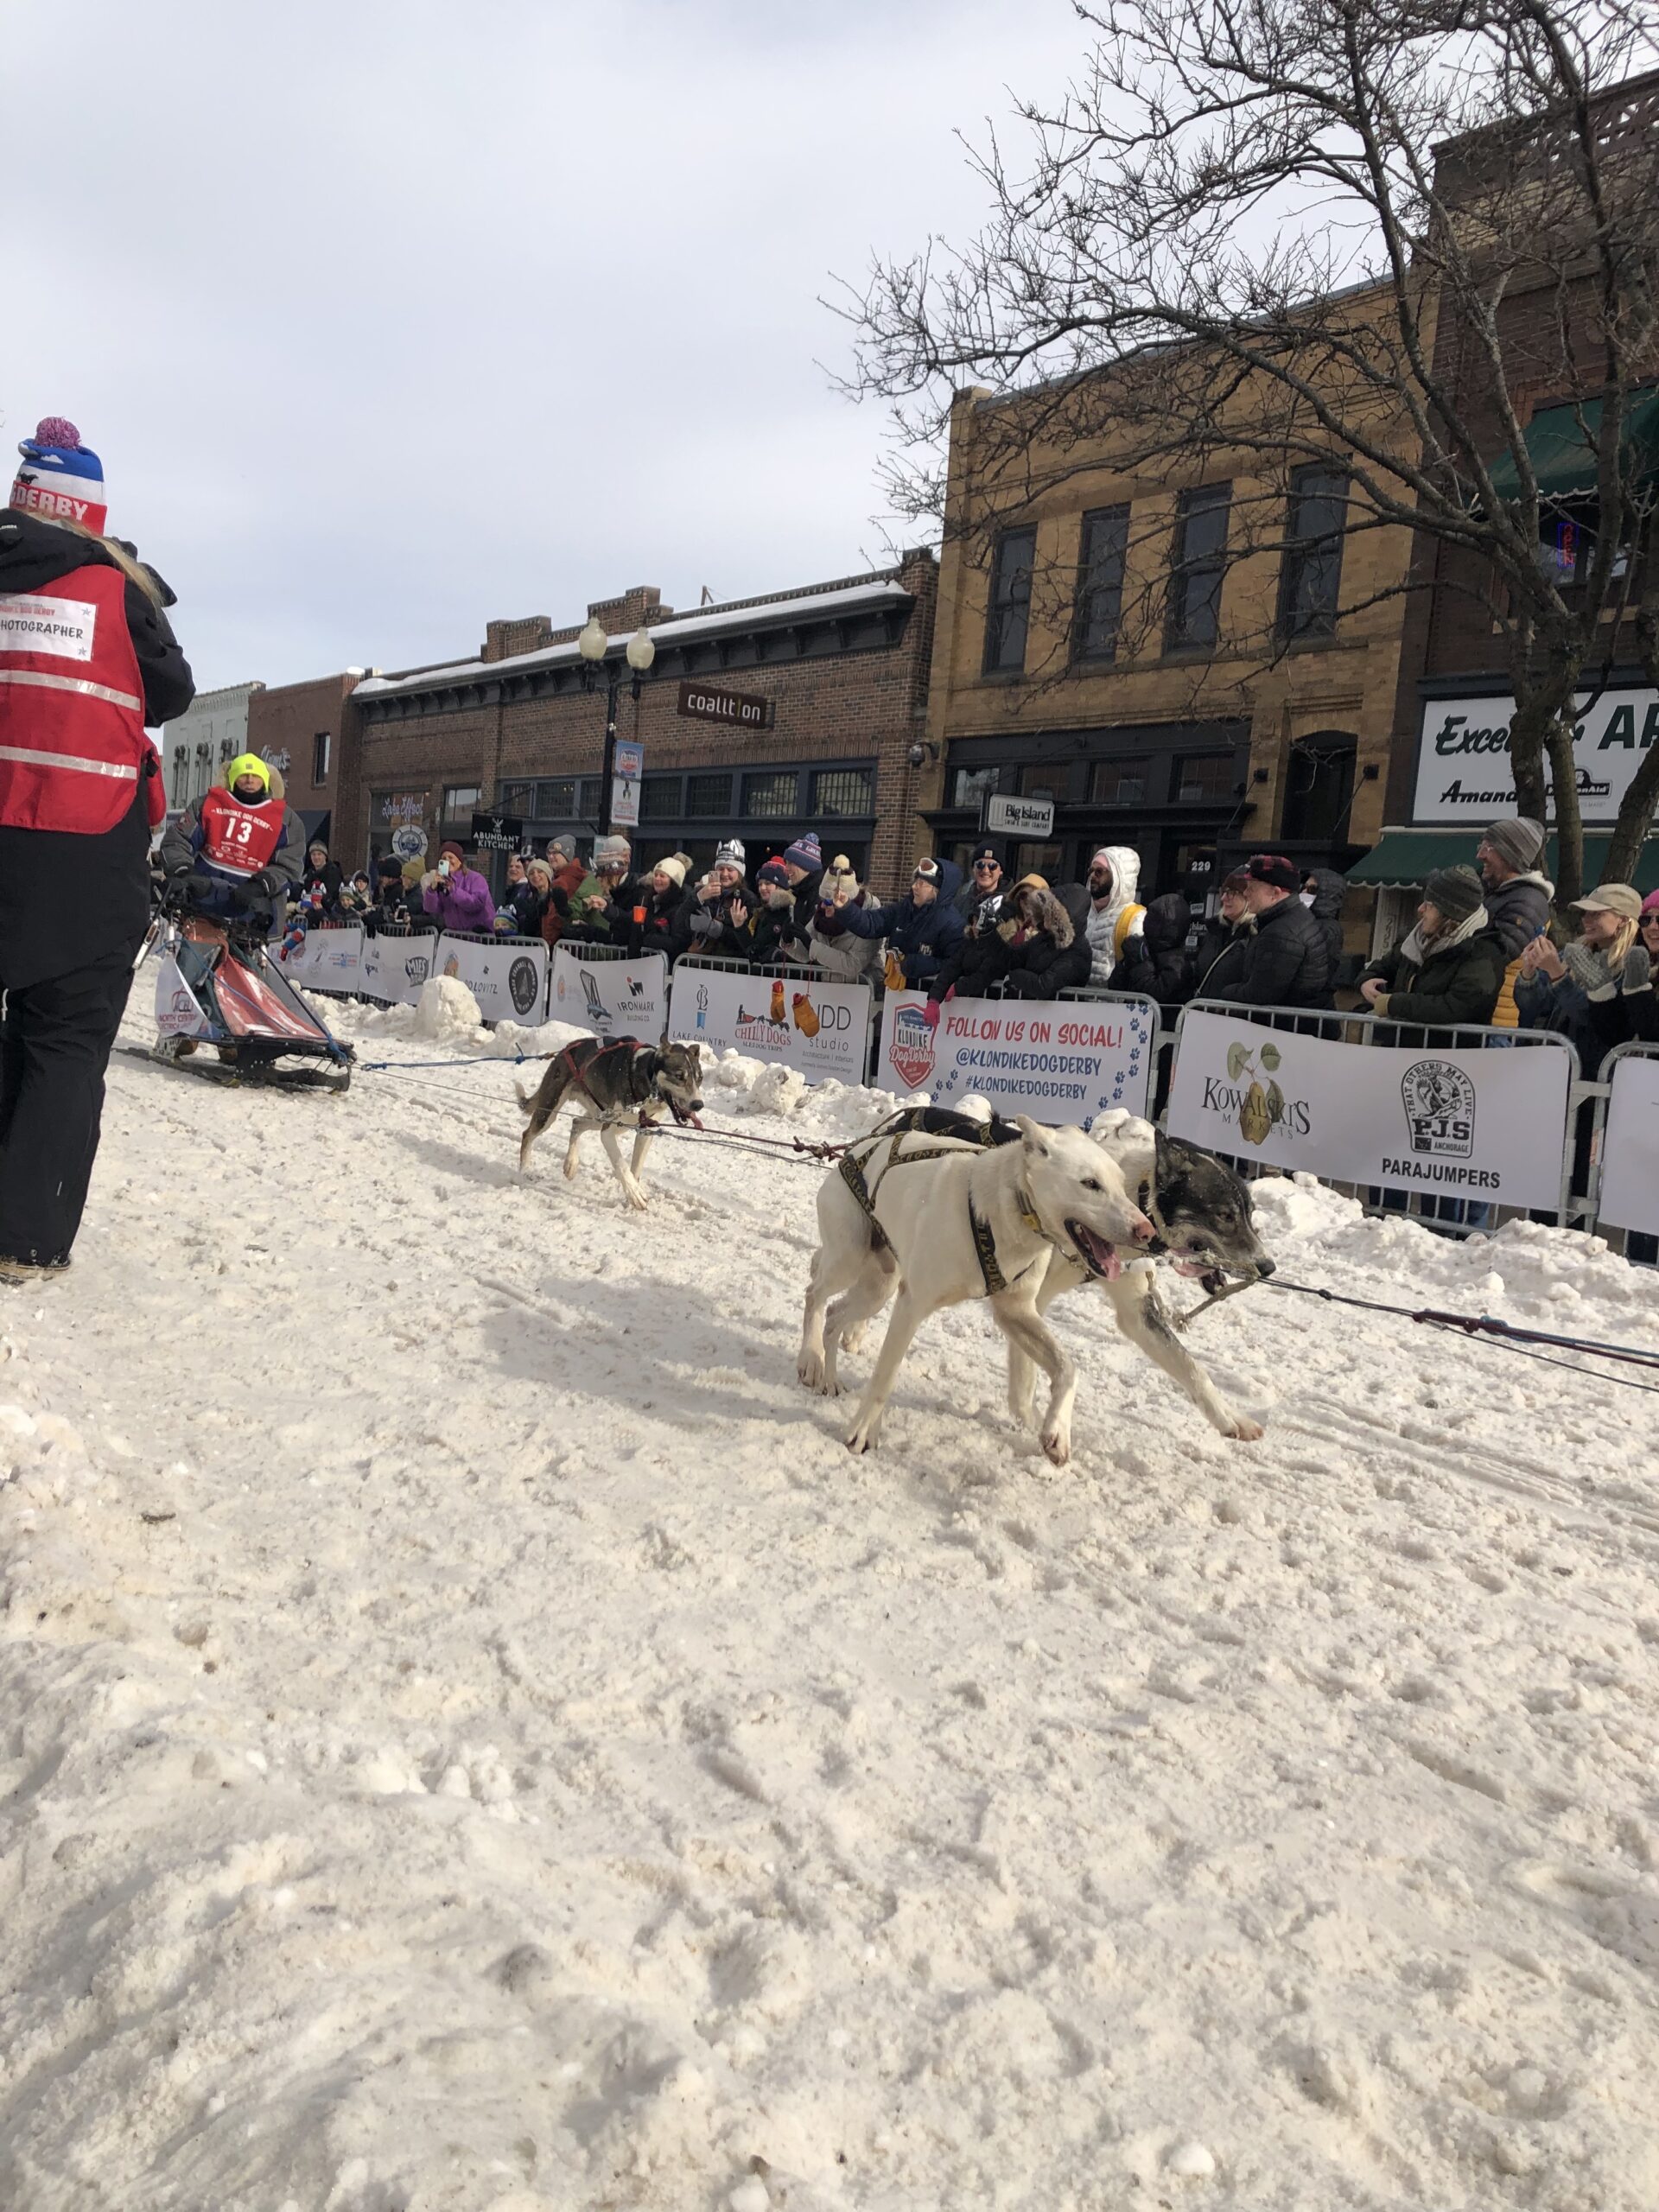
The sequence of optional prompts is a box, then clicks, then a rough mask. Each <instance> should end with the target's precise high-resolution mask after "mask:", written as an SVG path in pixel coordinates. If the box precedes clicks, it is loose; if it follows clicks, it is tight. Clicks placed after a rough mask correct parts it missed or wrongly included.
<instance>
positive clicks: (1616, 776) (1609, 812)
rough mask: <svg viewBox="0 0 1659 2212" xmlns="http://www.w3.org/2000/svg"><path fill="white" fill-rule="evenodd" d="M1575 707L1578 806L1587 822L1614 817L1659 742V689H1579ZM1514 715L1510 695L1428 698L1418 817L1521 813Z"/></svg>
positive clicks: (1463, 818) (1474, 820)
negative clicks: (1515, 768)
mask: <svg viewBox="0 0 1659 2212" xmlns="http://www.w3.org/2000/svg"><path fill="white" fill-rule="evenodd" d="M1576 712H1577V715H1578V720H1577V721H1576V723H1575V724H1574V726H1573V762H1574V765H1575V766H1576V769H1577V772H1578V785H1579V811H1580V816H1581V817H1583V819H1584V820H1585V821H1586V822H1587V823H1596V822H1600V823H1608V822H1612V821H1614V820H1616V819H1617V817H1618V809H1619V802H1620V801H1621V800H1622V799H1623V798H1624V794H1625V792H1626V791H1628V790H1629V789H1630V779H1631V778H1632V777H1633V776H1634V775H1635V773H1636V772H1637V768H1638V767H1640V766H1641V764H1642V762H1643V760H1645V759H1646V757H1647V755H1648V753H1649V751H1650V750H1651V749H1652V747H1654V746H1655V745H1656V744H1659V691H1651V690H1645V691H1630V690H1623V691H1611V690H1609V691H1604V692H1602V694H1601V695H1600V696H1599V697H1596V696H1594V695H1593V694H1592V693H1591V692H1588V691H1585V692H1580V695H1579V699H1578V702H1577V708H1576ZM1514 715H1515V701H1514V700H1513V699H1511V698H1507V697H1500V698H1475V699H1427V700H1425V701H1424V702H1423V726H1422V736H1421V740H1420V741H1419V744H1418V748H1417V793H1416V798H1415V802H1414V805H1413V809H1412V819H1413V821H1414V822H1453V823H1470V824H1471V825H1472V826H1474V827H1477V828H1478V827H1479V826H1480V825H1481V824H1482V823H1486V822H1490V821H1491V820H1493V819H1494V818H1495V817H1499V816H1502V815H1505V814H1513V813H1514V812H1515V804H1516V802H1515V774H1514V771H1513V770H1512V768H1511V767H1510V722H1511V721H1512V720H1513V719H1514Z"/></svg>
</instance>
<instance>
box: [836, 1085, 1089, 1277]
mask: <svg viewBox="0 0 1659 2212" xmlns="http://www.w3.org/2000/svg"><path fill="white" fill-rule="evenodd" d="M926 1110H927V1109H925V1108H922V1107H912V1109H910V1111H911V1112H912V1113H922V1112H925V1111H926ZM982 1126H983V1127H984V1128H985V1130H986V1135H984V1136H982V1137H964V1138H963V1139H962V1140H961V1141H959V1142H957V1143H956V1144H929V1145H924V1146H923V1147H921V1149H920V1150H919V1151H918V1152H899V1151H897V1150H890V1151H889V1152H888V1154H887V1165H886V1166H885V1167H883V1168H882V1169H881V1171H880V1173H879V1174H878V1175H877V1177H876V1179H875V1184H874V1189H873V1188H872V1187H871V1185H870V1184H869V1181H868V1179H867V1178H866V1175H865V1173H864V1169H865V1166H866V1164H867V1163H868V1160H869V1158H870V1155H871V1154H872V1153H873V1152H874V1149H875V1147H876V1146H877V1145H878V1144H882V1143H885V1142H886V1141H887V1138H888V1136H889V1135H891V1137H892V1140H893V1144H894V1146H896V1145H897V1144H898V1143H899V1141H900V1139H902V1138H903V1136H904V1135H905V1134H906V1131H905V1130H904V1129H903V1128H900V1129H899V1130H898V1131H896V1132H893V1131H890V1130H887V1129H885V1128H884V1129H878V1130H877V1131H876V1132H875V1133H874V1135H873V1136H870V1137H868V1138H867V1139H866V1140H865V1141H864V1147H863V1149H862V1151H861V1152H860V1151H858V1150H857V1149H855V1148H853V1147H849V1149H848V1150H847V1151H846V1152H844V1153H843V1154H842V1156H841V1179H842V1182H843V1183H845V1184H846V1185H847V1187H848V1189H849V1191H850V1192H852V1194H853V1196H854V1197H855V1198H856V1199H857V1200H858V1203H859V1205H860V1206H861V1208H862V1210H863V1212H864V1216H865V1218H866V1219H867V1220H868V1223H869V1224H870V1241H871V1243H873V1244H874V1247H875V1248H876V1249H877V1250H878V1251H884V1250H888V1249H891V1246H890V1244H889V1241H888V1237H887V1231H886V1230H884V1229H883V1228H882V1226H881V1224H880V1222H879V1221H878V1220H877V1219H876V1216H875V1201H876V1197H877V1194H878V1192H880V1188H881V1185H882V1184H883V1182H884V1181H885V1180H886V1179H887V1176H888V1175H890V1174H891V1173H892V1172H893V1169H894V1168H895V1167H909V1166H913V1165H914V1164H915V1162H916V1161H918V1160H950V1159H952V1158H954V1157H957V1156H959V1155H960V1154H961V1151H962V1147H963V1143H966V1144H969V1145H974V1146H976V1147H977V1148H978V1149H979V1150H981V1151H988V1150H989V1149H990V1148H991V1147H992V1145H993V1144H994V1142H995V1140H994V1139H993V1137H992V1136H991V1135H990V1134H989V1129H990V1125H989V1124H988V1123H985V1124H982ZM1014 1198H1015V1203H1016V1204H1017V1205H1018V1206H1019V1208H1020V1220H1021V1221H1022V1222H1024V1223H1025V1224H1026V1226H1027V1229H1030V1230H1033V1231H1034V1232H1035V1233H1036V1235H1038V1236H1040V1237H1041V1238H1042V1239H1043V1241H1044V1243H1047V1244H1054V1249H1056V1251H1058V1250H1059V1249H1061V1248H1060V1247H1059V1246H1058V1244H1055V1241H1054V1239H1053V1238H1052V1236H1050V1235H1049V1233H1048V1231H1047V1230H1046V1229H1045V1228H1044V1227H1043V1224H1042V1223H1041V1222H1040V1221H1039V1219H1038V1217H1037V1215H1036V1213H1035V1212H1034V1211H1033V1207H1032V1203H1031V1200H1030V1199H1029V1198H1027V1195H1026V1193H1025V1192H1023V1191H1017V1192H1015V1193H1014ZM968 1226H969V1231H970V1232H971V1234H972V1236H973V1240H974V1257H975V1258H976V1260H977V1261H978V1262H979V1272H980V1277H981V1279H982V1281H983V1283H984V1285H985V1295H986V1297H987V1298H995V1297H997V1296H998V1295H999V1294H1001V1292H1003V1291H1005V1290H1007V1289H1008V1288H1009V1287H1010V1286H1009V1281H1008V1278H1007V1275H1005V1274H1003V1272H1002V1269H1001V1264H1000V1263H999V1262H998V1260H997V1256H996V1238H995V1235H994V1234H993V1232H992V1229H991V1224H990V1223H989V1222H988V1221H987V1220H986V1218H985V1217H984V1215H983V1214H982V1213H981V1212H980V1211H979V1210H978V1208H977V1207H976V1205H975V1204H974V1202H973V1200H972V1198H969V1201H968ZM1035 1265H1036V1262H1035V1261H1032V1262H1029V1263H1028V1265H1027V1267H1024V1268H1020V1271H1019V1274H1016V1275H1015V1276H1014V1281H1015V1282H1018V1281H1019V1280H1020V1275H1023V1274H1027V1273H1029V1271H1030V1268H1032V1267H1034V1266H1035Z"/></svg>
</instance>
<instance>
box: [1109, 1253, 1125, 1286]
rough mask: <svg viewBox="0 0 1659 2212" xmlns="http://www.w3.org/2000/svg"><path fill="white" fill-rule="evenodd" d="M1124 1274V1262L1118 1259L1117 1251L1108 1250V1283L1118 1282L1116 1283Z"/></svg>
mask: <svg viewBox="0 0 1659 2212" xmlns="http://www.w3.org/2000/svg"><path fill="white" fill-rule="evenodd" d="M1122 1272H1123V1262H1122V1260H1120V1259H1119V1258H1118V1256H1117V1254H1116V1251H1115V1250H1112V1249H1108V1251H1107V1254H1106V1269H1105V1273H1106V1280H1107V1281H1108V1282H1116V1281H1117V1279H1118V1277H1119V1276H1120V1275H1121V1274H1122Z"/></svg>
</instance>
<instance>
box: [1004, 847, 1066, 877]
mask: <svg viewBox="0 0 1659 2212" xmlns="http://www.w3.org/2000/svg"><path fill="white" fill-rule="evenodd" d="M1011 874H1012V875H1013V878H1014V881H1015V882H1018V881H1019V880H1020V877H1021V876H1022V875H1040V876H1041V877H1042V878H1043V879H1044V880H1045V881H1046V882H1048V883H1056V882H1058V880H1059V876H1060V848H1059V847H1058V845H1016V846H1015V847H1014V867H1013V869H1012V871H1011Z"/></svg>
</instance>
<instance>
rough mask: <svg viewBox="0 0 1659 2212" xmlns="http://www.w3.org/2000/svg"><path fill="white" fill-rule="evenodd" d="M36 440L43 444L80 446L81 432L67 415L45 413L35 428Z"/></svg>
mask: <svg viewBox="0 0 1659 2212" xmlns="http://www.w3.org/2000/svg"><path fill="white" fill-rule="evenodd" d="M35 443H36V444H37V445H42V446H78V445H79V443H80V432H79V430H78V429H76V428H75V426H74V424H73V423H72V422H71V421H70V420H69V418H68V416H67V415H43V416H41V420H40V423H39V424H38V425H37V426H36V429H35Z"/></svg>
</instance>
